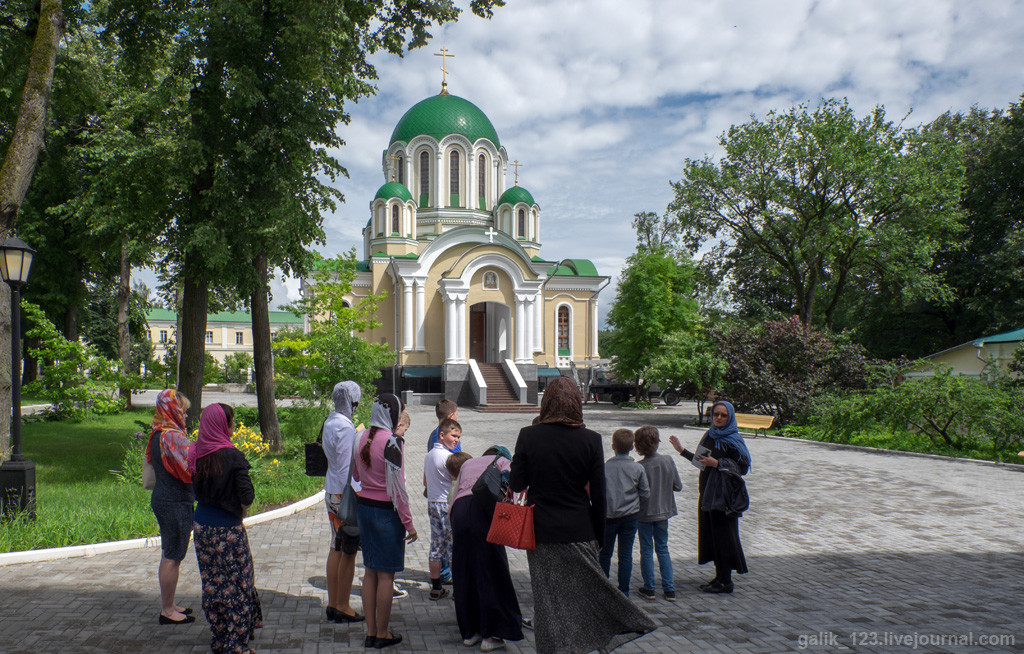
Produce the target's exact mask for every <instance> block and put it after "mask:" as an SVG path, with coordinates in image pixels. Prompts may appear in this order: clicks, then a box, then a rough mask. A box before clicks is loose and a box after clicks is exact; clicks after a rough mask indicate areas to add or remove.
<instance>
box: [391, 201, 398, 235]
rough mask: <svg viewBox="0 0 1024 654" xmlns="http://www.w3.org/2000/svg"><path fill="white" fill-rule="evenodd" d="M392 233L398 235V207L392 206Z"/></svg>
mask: <svg viewBox="0 0 1024 654" xmlns="http://www.w3.org/2000/svg"><path fill="white" fill-rule="evenodd" d="M391 233H392V234H397V233H398V205H397V204H393V205H391Z"/></svg>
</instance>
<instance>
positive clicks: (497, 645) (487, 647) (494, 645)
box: [480, 638, 505, 652]
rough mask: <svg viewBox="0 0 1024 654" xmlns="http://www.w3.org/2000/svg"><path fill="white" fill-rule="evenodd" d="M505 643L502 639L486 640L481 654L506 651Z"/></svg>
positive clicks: (482, 644) (481, 648) (482, 645)
mask: <svg viewBox="0 0 1024 654" xmlns="http://www.w3.org/2000/svg"><path fill="white" fill-rule="evenodd" d="M504 647H505V641H503V640H502V639H500V638H485V639H484V642H483V643H481V645H480V651H481V652H493V651H494V650H496V649H504Z"/></svg>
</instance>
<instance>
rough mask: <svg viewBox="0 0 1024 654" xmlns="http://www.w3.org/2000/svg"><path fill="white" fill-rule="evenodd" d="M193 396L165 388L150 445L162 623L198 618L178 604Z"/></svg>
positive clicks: (188, 506)
mask: <svg viewBox="0 0 1024 654" xmlns="http://www.w3.org/2000/svg"><path fill="white" fill-rule="evenodd" d="M188 407H189V401H188V398H187V397H185V396H184V395H182V394H181V393H179V392H178V391H176V390H174V389H170V388H169V389H166V390H163V391H160V394H159V395H157V398H156V411H155V412H154V413H153V431H152V432H151V433H150V435H149V442H148V443H147V444H146V461H147V462H148V463H149V464H150V465H152V466H153V472H154V473H155V474H156V485H155V486H154V487H153V496H152V497H151V498H150V500H149V505H150V506H151V507H152V508H153V514H154V515H155V516H156V522H157V524H158V525H159V526H160V548H161V550H162V551H161V556H160V567H159V569H158V572H157V577H158V579H159V580H160V601H161V607H160V624H188V623H190V622H195V616H193V615H192V609H190V608H187V609H186V608H182V607H180V606H178V605H177V604H175V603H174V595H175V593H176V591H177V588H178V571H179V569H180V568H181V562H182V560H183V559H184V558H185V554H186V553H187V552H188V540H189V536H191V534H192V502H194V501H195V495H194V494H193V492H192V477H191V475H189V472H188V465H187V459H188V445H189V443H188V437H187V436H185V412H186V411H187V410H188Z"/></svg>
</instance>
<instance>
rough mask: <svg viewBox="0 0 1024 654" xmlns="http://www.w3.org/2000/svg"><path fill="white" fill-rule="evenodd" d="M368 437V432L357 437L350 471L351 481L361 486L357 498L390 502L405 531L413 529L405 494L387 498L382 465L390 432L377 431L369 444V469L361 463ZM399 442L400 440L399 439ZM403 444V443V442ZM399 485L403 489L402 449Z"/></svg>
mask: <svg viewBox="0 0 1024 654" xmlns="http://www.w3.org/2000/svg"><path fill="white" fill-rule="evenodd" d="M369 437H370V430H369V429H367V430H365V431H364V432H363V433H362V434H360V435H359V446H358V448H357V449H356V457H355V466H354V467H353V469H352V479H355V480H356V481H358V482H359V483H361V484H362V486H363V489H362V490H361V491H359V497H365V498H366V499H369V500H376V501H378V502H392V503H394V505H395V509H397V510H398V517H399V518H400V519H401V520H402V526H404V527H405V530H406V531H411V530H412V529H413V524H412V512H411V511H410V510H409V498H408V496H406V495H405V494H400V496H399V497H389V496H388V478H387V470H386V468H385V466H386V464H385V463H384V447H385V446H386V445H387V444H388V439H389V438H391V432H389V431H388V430H386V429H378V430H377V433H376V434H374V436H373V443H371V444H370V464H371V465H370V467H367V466H366V462H364V461H363V445H365V444H366V441H367V439H368V438H369ZM399 440H401V439H399ZM403 443H404V441H403ZM402 454H403V457H402V470H401V475H400V477H401V484H402V487H403V488H405V456H404V454H405V452H404V448H403V453H402Z"/></svg>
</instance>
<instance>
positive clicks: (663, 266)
mask: <svg viewBox="0 0 1024 654" xmlns="http://www.w3.org/2000/svg"><path fill="white" fill-rule="evenodd" d="M696 318H697V303H696V302H695V301H694V300H693V265H692V264H691V263H690V262H689V260H684V261H677V260H676V259H674V258H673V257H672V256H670V255H668V254H667V253H665V251H663V250H658V251H654V252H646V251H638V252H636V253H634V254H633V255H632V256H631V257H630V258H629V259H628V260H627V261H626V268H625V269H624V270H623V271H622V276H621V278H620V279H619V289H618V293H617V294H616V297H615V303H614V304H613V305H612V308H611V310H610V311H609V312H608V324H609V325H611V326H612V327H613V329H614V331H613V332H612V334H611V335H610V337H609V339H608V343H607V346H606V347H605V350H606V353H607V354H610V355H612V356H614V357H615V363H614V366H613V367H614V371H615V375H616V376H617V377H618V378H619V379H624V380H626V379H635V380H637V382H638V384H641V383H642V384H643V385H646V384H648V383H649V381H647V382H641V379H642V378H646V377H647V376H648V371H649V369H650V366H651V360H652V358H653V357H654V355H655V353H656V351H657V348H658V345H659V344H660V343H661V340H662V338H663V336H664V335H665V334H667V333H671V332H676V331H683V330H688V329H693V327H694V325H695V324H696Z"/></svg>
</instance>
